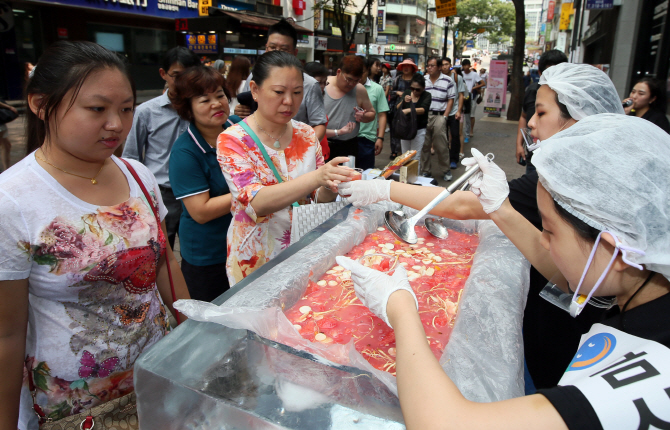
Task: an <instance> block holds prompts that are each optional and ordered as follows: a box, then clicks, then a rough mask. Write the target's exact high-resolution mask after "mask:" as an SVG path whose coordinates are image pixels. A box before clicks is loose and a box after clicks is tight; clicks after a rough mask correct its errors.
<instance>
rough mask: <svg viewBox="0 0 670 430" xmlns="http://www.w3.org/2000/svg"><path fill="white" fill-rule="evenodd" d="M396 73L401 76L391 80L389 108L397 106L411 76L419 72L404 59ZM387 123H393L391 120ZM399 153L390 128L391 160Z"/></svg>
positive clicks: (398, 145) (397, 144)
mask: <svg viewBox="0 0 670 430" xmlns="http://www.w3.org/2000/svg"><path fill="white" fill-rule="evenodd" d="M396 69H397V70H398V72H400V73H402V75H398V76H396V77H395V79H394V80H393V88H392V89H391V102H390V105H391V106H395V105H397V104H398V101H399V98H400V97H402V95H403V93H404V92H405V90H407V89H408V88H409V84H410V83H411V81H412V76H414V74H415V73H416V72H417V71H418V70H419V68H418V67H417V66H416V64H414V61H412V59H411V58H405V59H404V60H403V62H402V63H400V64H398V67H396ZM389 121H391V123H392V121H393V119H392V118H391V119H390V120H389ZM399 152H400V139H399V138H397V137H395V136H394V135H393V127H391V159H394V158H395V157H397V156H398V153H399Z"/></svg>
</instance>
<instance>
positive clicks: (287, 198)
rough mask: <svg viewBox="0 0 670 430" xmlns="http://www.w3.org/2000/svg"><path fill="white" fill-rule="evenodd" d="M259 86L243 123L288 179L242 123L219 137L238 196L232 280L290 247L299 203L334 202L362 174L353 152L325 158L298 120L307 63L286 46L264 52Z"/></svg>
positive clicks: (257, 70)
mask: <svg viewBox="0 0 670 430" xmlns="http://www.w3.org/2000/svg"><path fill="white" fill-rule="evenodd" d="M251 92H252V95H253V97H254V99H255V100H256V101H257V102H258V110H257V111H256V112H255V113H254V114H253V115H250V116H248V117H247V118H246V119H245V120H244V121H243V123H244V127H248V128H249V129H250V130H251V131H252V133H253V134H255V135H256V137H257V139H260V143H261V145H262V149H264V150H265V151H266V153H267V155H268V156H269V157H270V158H271V160H272V164H273V166H274V168H275V169H276V170H277V172H278V174H279V175H280V176H281V181H278V180H277V178H276V176H275V174H274V172H273V170H272V169H271V167H270V166H269V165H268V163H267V162H266V161H265V159H264V156H263V154H262V151H261V147H259V146H258V144H257V143H256V141H255V139H254V137H252V136H250V134H249V133H248V131H247V130H246V129H245V128H244V127H243V126H242V123H238V124H235V125H234V126H232V127H229V128H228V129H227V130H226V131H225V132H223V133H222V134H221V135H220V136H219V139H218V141H217V154H218V159H219V164H220V165H221V169H222V170H223V174H224V176H225V178H226V182H228V186H229V188H230V192H231V193H232V195H233V201H232V213H233V222H232V224H231V225H230V228H229V229H228V260H227V262H226V272H227V273H228V280H229V281H230V285H231V286H232V285H234V284H235V283H237V282H239V281H241V280H242V279H244V278H245V277H246V276H248V275H249V274H251V273H252V272H253V271H255V270H256V269H258V268H259V267H260V266H262V265H263V264H265V263H266V262H268V261H269V260H271V259H272V258H274V257H275V256H277V254H279V253H280V252H281V251H282V250H284V249H285V248H287V247H288V245H289V242H290V238H291V217H292V209H291V208H292V205H293V203H294V202H297V203H298V204H307V203H310V202H312V201H316V202H331V201H333V200H335V198H336V197H337V184H338V183H339V182H341V181H347V180H349V179H350V177H351V176H353V173H354V171H353V170H352V169H349V168H346V167H339V166H338V164H340V163H343V162H345V161H347V158H346V157H338V158H335V159H333V160H331V161H330V162H329V163H327V164H324V160H323V155H322V154H321V147H320V145H319V142H318V141H317V140H316V135H315V134H314V130H313V129H312V128H311V127H310V126H308V125H306V124H303V123H301V122H297V121H293V120H292V119H291V118H293V116H295V114H296V113H297V111H298V108H299V107H300V103H301V101H302V96H303V78H302V68H301V64H300V61H299V60H298V59H297V58H296V57H295V56H293V55H291V54H288V53H285V52H281V51H273V52H268V53H265V54H264V55H262V56H261V57H260V58H259V59H258V61H257V62H256V65H255V66H254V79H253V80H252V81H251Z"/></svg>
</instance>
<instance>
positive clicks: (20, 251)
mask: <svg viewBox="0 0 670 430" xmlns="http://www.w3.org/2000/svg"><path fill="white" fill-rule="evenodd" d="M112 160H113V161H114V162H115V163H116V164H117V165H118V166H119V167H120V168H121V170H122V171H123V172H124V174H125V175H126V178H127V180H128V184H129V186H130V197H129V199H128V200H126V201H125V202H122V203H120V204H117V205H115V206H95V205H91V204H89V203H86V202H84V201H82V200H80V199H78V198H77V197H76V196H74V195H72V194H71V193H70V192H69V191H67V190H66V189H65V188H63V187H62V186H61V185H60V184H59V183H58V182H57V181H56V180H55V179H54V178H53V177H52V176H51V175H49V173H47V172H46V171H45V170H44V169H43V168H42V167H41V166H40V165H39V164H37V162H36V161H35V156H34V155H33V154H31V155H29V156H27V157H26V158H24V159H23V160H22V161H20V162H19V163H17V164H16V165H15V166H13V167H12V168H10V169H9V170H7V171H6V172H4V173H2V175H0V255H2V257H0V261H1V263H0V280H3V281H6V280H20V279H26V278H27V279H28V293H29V323H28V333H27V336H26V352H25V353H26V356H25V369H24V386H23V391H22V399H21V409H20V418H19V428H20V429H22V430H23V429H36V428H37V422H36V416H35V413H34V412H33V405H32V400H31V398H30V394H29V390H28V387H29V383H28V380H29V378H30V379H32V380H33V381H34V386H35V388H36V390H35V393H36V399H37V404H38V406H39V407H40V409H41V410H42V411H43V413H44V414H45V416H46V417H49V418H52V419H54V420H59V419H61V418H64V417H66V416H68V415H73V414H77V413H80V412H83V411H84V410H85V409H87V408H90V407H93V406H96V405H98V404H101V403H104V402H106V401H109V400H112V399H114V398H118V397H121V396H123V395H125V394H127V393H129V392H131V391H132V390H133V365H134V363H135V360H136V359H137V357H138V356H139V355H140V354H141V353H142V351H144V350H146V349H147V348H148V347H150V346H151V345H153V344H154V343H155V342H157V341H158V340H160V339H161V338H162V337H163V336H164V335H165V334H166V333H167V328H168V322H167V315H166V309H165V306H164V304H163V301H162V300H161V297H160V295H159V293H158V289H157V287H156V266H157V262H158V258H159V256H160V253H161V251H162V249H164V248H165V237H164V235H163V232H162V230H161V228H160V226H159V225H158V224H157V223H156V218H155V217H154V214H153V212H152V210H151V207H150V206H149V204H148V202H147V201H146V200H145V198H144V195H143V193H142V190H141V189H140V187H139V186H138V185H137V183H136V182H135V179H133V177H132V176H131V175H130V173H129V172H128V171H127V169H126V167H125V165H123V164H122V163H121V162H120V160H118V159H117V158H116V157H112ZM129 161H130V162H131V163H132V165H133V167H134V168H135V170H136V171H137V173H138V175H139V176H140V178H141V179H142V181H143V183H144V184H145V187H146V188H147V189H148V190H149V192H150V194H151V196H152V198H153V199H154V201H155V202H156V203H157V204H158V207H159V211H160V215H161V217H164V216H165V214H166V213H167V210H166V209H165V206H164V205H163V203H162V200H161V197H160V192H159V191H158V184H157V183H156V180H155V179H154V177H153V175H152V174H151V172H149V171H148V170H147V169H146V167H144V166H143V165H141V164H140V163H138V162H135V161H133V160H129Z"/></svg>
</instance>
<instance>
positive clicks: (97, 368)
mask: <svg viewBox="0 0 670 430" xmlns="http://www.w3.org/2000/svg"><path fill="white" fill-rule="evenodd" d="M80 363H81V367H80V368H79V377H80V378H106V377H108V376H109V375H110V374H111V373H112V371H113V370H114V369H115V368H116V365H117V364H119V358H118V357H112V358H108V359H107V360H105V361H103V362H102V363H97V362H96V361H95V357H93V354H91V353H90V352H88V351H84V353H83V354H82V356H81V360H80Z"/></svg>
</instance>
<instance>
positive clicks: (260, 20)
mask: <svg viewBox="0 0 670 430" xmlns="http://www.w3.org/2000/svg"><path fill="white" fill-rule="evenodd" d="M223 13H224V14H226V15H228V16H230V17H231V18H235V19H236V20H238V21H239V22H240V24H242V25H244V24H246V25H251V26H255V27H259V28H263V29H266V30H267V29H268V28H269V27H270V26H271V25H274V24H276V23H278V22H279V19H275V18H269V17H265V16H258V15H252V14H250V13H249V12H245V13H240V12H229V11H224V12H223ZM291 25H293V27H294V28H295V29H296V31H297V32H298V34H307V35H309V36H311V35H312V34H314V32H313V31H312V30H309V29H307V28H305V27H302V26H300V25H298V24H296V23H291Z"/></svg>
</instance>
